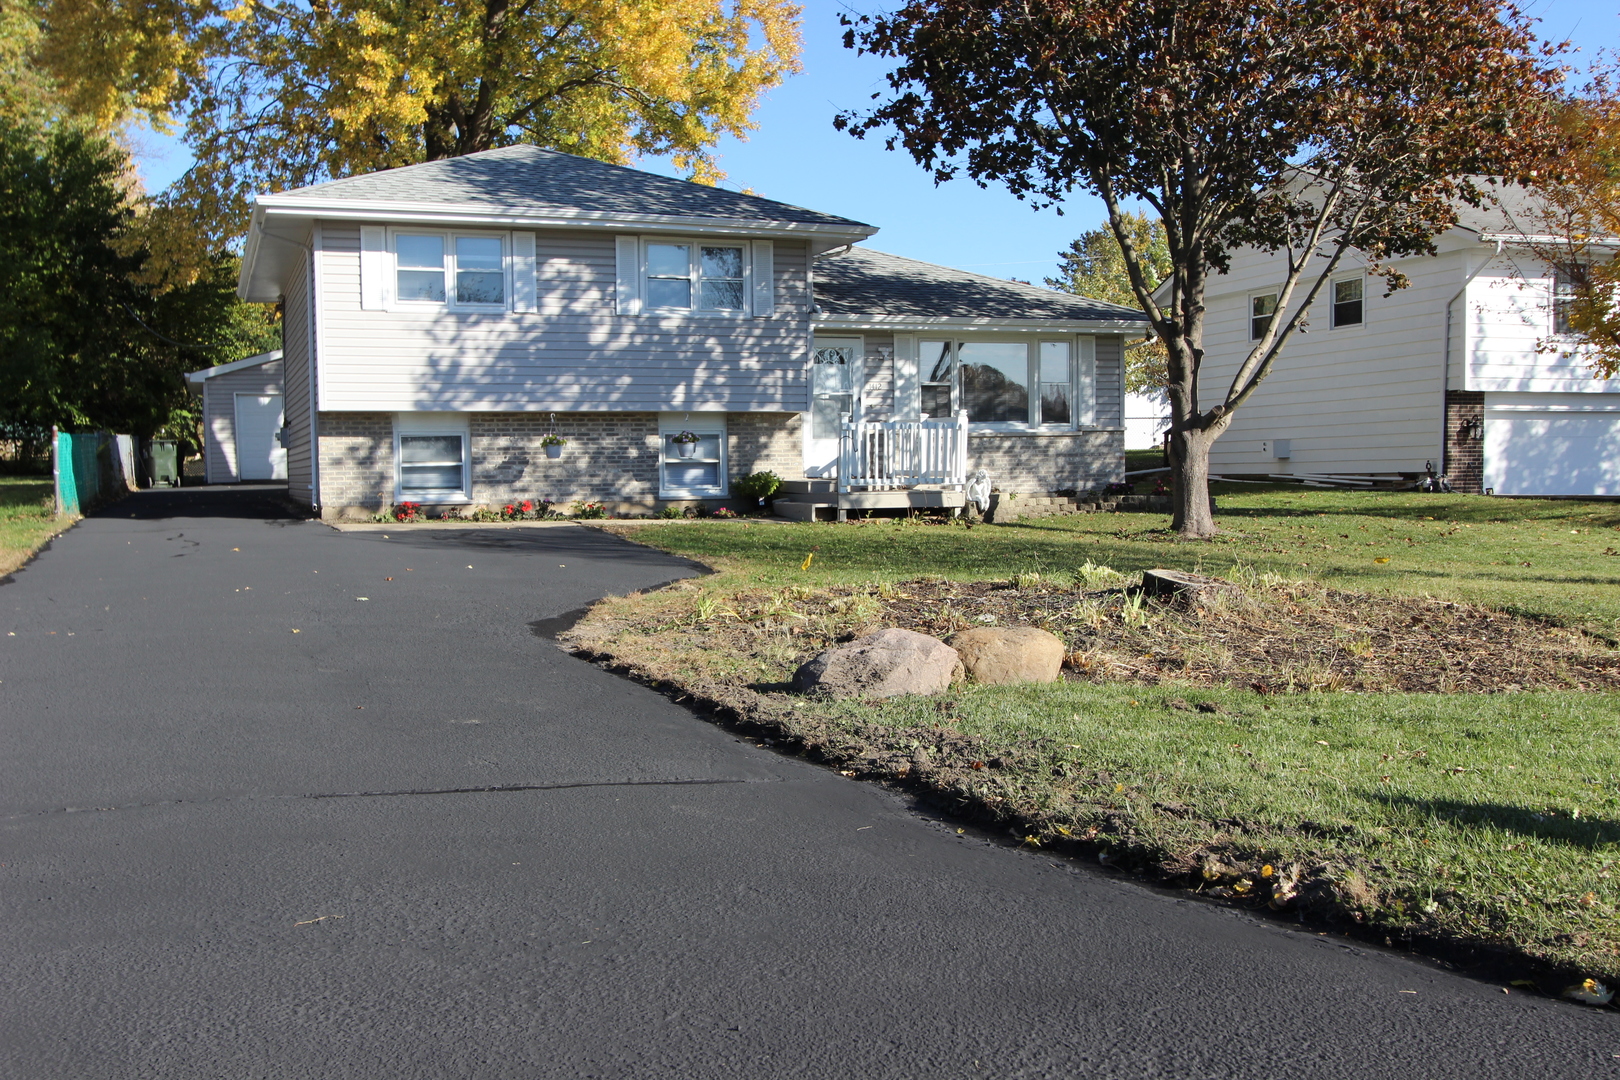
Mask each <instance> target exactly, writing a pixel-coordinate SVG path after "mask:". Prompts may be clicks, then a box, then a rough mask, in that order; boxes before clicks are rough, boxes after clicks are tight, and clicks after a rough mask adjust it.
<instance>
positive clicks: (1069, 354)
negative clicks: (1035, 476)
mask: <svg viewBox="0 0 1620 1080" xmlns="http://www.w3.org/2000/svg"><path fill="white" fill-rule="evenodd" d="M918 345H919V353H918V361H919V366H920V368H921V373H922V380H921V382H922V386H921V390H922V400H921V411H922V412H923V414H924V415H926V416H929V417H932V418H934V419H942V418H944V417H948V416H953V415H955V411H956V409H958V408H959V409H961V410H963V411H965V412H966V413H967V416H968V421H969V422H970V423H973V424H995V425H998V426H1004V427H1025V428H1040V427H1045V428H1067V429H1073V428H1075V427H1076V426H1077V425H1079V424H1084V423H1090V421H1089V419H1087V417H1086V413H1087V410H1086V409H1084V408H1081V407H1080V403H1081V402H1082V401H1083V400H1089V394H1090V388H1089V387H1088V386H1084V385H1082V384H1083V382H1084V380H1085V378H1086V376H1085V375H1084V374H1083V373H1082V372H1081V371H1080V370H1078V369H1079V365H1077V364H1076V363H1075V359H1076V355H1075V349H1074V342H1073V341H1027V340H1026V341H939V340H935V341H927V340H925V341H921V342H919V343H918Z"/></svg>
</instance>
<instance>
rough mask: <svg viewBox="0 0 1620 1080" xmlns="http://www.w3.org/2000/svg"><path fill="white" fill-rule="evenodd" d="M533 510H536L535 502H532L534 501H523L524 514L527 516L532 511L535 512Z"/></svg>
mask: <svg viewBox="0 0 1620 1080" xmlns="http://www.w3.org/2000/svg"><path fill="white" fill-rule="evenodd" d="M533 509H534V500H532V499H524V500H523V512H524V513H525V514H527V513H528V512H529V511H530V510H533Z"/></svg>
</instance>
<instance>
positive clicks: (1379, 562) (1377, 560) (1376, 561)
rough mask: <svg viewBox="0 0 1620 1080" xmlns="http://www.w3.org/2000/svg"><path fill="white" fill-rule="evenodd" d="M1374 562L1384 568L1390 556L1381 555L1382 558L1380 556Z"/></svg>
mask: <svg viewBox="0 0 1620 1080" xmlns="http://www.w3.org/2000/svg"><path fill="white" fill-rule="evenodd" d="M1373 562H1375V563H1377V564H1378V565H1380V566H1382V565H1383V564H1384V563H1387V562H1389V556H1388V555H1380V556H1378V558H1376V559H1374V560H1373Z"/></svg>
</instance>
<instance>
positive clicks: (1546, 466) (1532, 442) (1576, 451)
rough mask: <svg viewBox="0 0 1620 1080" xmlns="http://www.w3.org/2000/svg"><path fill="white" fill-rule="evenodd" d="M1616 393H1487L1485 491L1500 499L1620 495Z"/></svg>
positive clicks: (1619, 407)
mask: <svg viewBox="0 0 1620 1080" xmlns="http://www.w3.org/2000/svg"><path fill="white" fill-rule="evenodd" d="M1614 397H1615V395H1612V394H1596V393H1592V394H1486V395H1485V455H1484V456H1485V462H1484V466H1485V467H1484V486H1485V487H1486V488H1489V489H1492V490H1494V491H1495V492H1496V494H1498V495H1603V496H1620V401H1615V400H1613V399H1614Z"/></svg>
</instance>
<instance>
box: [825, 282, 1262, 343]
mask: <svg viewBox="0 0 1620 1080" xmlns="http://www.w3.org/2000/svg"><path fill="white" fill-rule="evenodd" d="M1272 291H1273V292H1275V291H1276V290H1272ZM810 325H811V327H812V328H813V329H815V330H828V331H831V330H894V331H900V330H912V331H915V332H917V333H945V332H947V331H951V330H959V331H965V332H970V333H998V334H999V333H1008V334H1051V333H1055V332H1065V331H1066V332H1069V333H1078V334H1098V333H1108V332H1110V331H1123V332H1125V333H1132V332H1139V331H1142V330H1145V329H1147V327H1148V321H1147V319H1145V318H1144V319H1141V320H1140V321H1137V320H1133V319H964V318H949V319H947V318H929V319H925V318H919V317H917V316H915V315H814V316H812V317H811V319H810Z"/></svg>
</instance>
